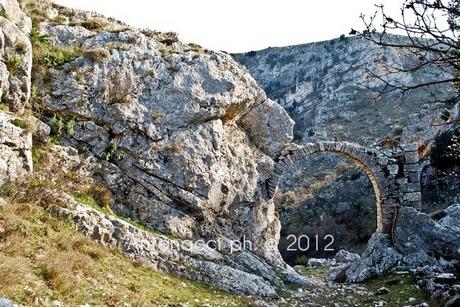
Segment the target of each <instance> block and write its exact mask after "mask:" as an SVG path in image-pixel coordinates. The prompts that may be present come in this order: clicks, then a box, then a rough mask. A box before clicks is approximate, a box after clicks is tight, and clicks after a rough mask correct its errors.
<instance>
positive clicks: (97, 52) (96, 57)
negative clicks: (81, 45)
mask: <svg viewBox="0 0 460 307" xmlns="http://www.w3.org/2000/svg"><path fill="white" fill-rule="evenodd" d="M110 55H111V54H110V51H108V50H107V49H104V48H95V49H90V50H86V51H85V56H86V57H87V58H89V59H91V60H93V61H96V62H103V61H104V60H105V59H108V58H109V57H110Z"/></svg>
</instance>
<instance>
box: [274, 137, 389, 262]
mask: <svg viewBox="0 0 460 307" xmlns="http://www.w3.org/2000/svg"><path fill="white" fill-rule="evenodd" d="M340 146H341V145H339V144H329V146H327V147H324V146H320V145H318V144H315V145H313V144H312V145H310V146H307V147H306V148H305V147H304V148H302V149H299V151H298V152H293V153H291V154H289V155H288V156H286V157H284V158H283V159H282V160H281V161H280V162H279V164H280V166H281V167H280V166H278V167H277V168H278V169H280V168H282V169H283V171H282V172H280V171H278V174H279V176H278V178H276V177H277V176H276V175H275V179H276V180H277V182H278V184H279V185H278V188H277V190H276V193H275V194H274V202H275V204H276V206H277V208H278V211H279V213H280V220H281V226H282V229H281V238H280V244H279V249H280V252H281V254H282V256H283V258H284V260H285V261H286V262H287V263H288V264H290V265H295V264H303V263H302V262H304V261H305V260H307V259H308V258H312V257H314V258H329V257H333V256H334V255H335V253H336V252H337V251H338V250H340V249H346V250H348V251H351V252H358V253H361V252H362V251H363V250H364V248H365V247H366V245H367V241H368V239H369V238H370V236H371V235H372V234H373V233H374V232H376V231H379V232H381V231H383V228H384V225H383V222H382V220H383V219H382V189H381V186H380V185H381V184H380V183H379V179H378V176H381V174H379V173H376V171H375V170H376V168H378V167H377V166H376V165H372V164H371V163H372V162H371V160H370V159H369V158H368V157H367V155H368V153H367V152H366V150H364V149H363V152H362V155H364V157H363V156H361V154H356V152H349V151H345V150H340V149H337V148H338V147H340ZM369 164H371V165H369ZM275 171H276V170H275Z"/></svg>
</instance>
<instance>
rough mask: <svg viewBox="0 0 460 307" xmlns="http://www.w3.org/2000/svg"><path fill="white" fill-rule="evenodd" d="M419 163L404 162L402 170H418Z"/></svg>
mask: <svg viewBox="0 0 460 307" xmlns="http://www.w3.org/2000/svg"><path fill="white" fill-rule="evenodd" d="M420 168H421V167H420V165H419V164H418V163H414V164H404V172H419V171H420Z"/></svg>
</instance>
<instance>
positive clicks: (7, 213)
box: [0, 202, 247, 306]
mask: <svg viewBox="0 0 460 307" xmlns="http://www.w3.org/2000/svg"><path fill="white" fill-rule="evenodd" d="M0 297H7V298H10V299H12V300H13V301H14V302H15V303H19V304H24V305H28V306H32V305H35V306H36V305H38V306H49V305H50V302H51V301H52V300H59V301H61V302H62V303H64V305H70V306H75V305H77V304H85V303H88V304H91V305H96V306H101V305H104V306H120V305H123V304H124V303H127V304H128V306H146V305H150V306H158V305H165V304H166V305H167V304H176V303H189V304H190V305H192V306H202V305H203V304H205V303H208V304H210V305H229V306H232V305H233V303H232V302H234V303H235V305H239V306H243V305H246V304H247V301H246V300H245V299H242V298H238V297H235V296H232V295H230V294H225V293H223V292H220V291H216V290H213V289H212V288H210V287H207V286H204V285H202V284H199V283H195V282H191V281H188V280H184V279H180V278H178V277H174V276H170V275H166V274H163V273H160V272H157V271H154V270H151V269H147V268H143V267H141V266H139V265H137V264H135V263H132V262H131V261H129V260H128V259H126V258H125V257H124V256H123V255H122V254H121V252H120V251H118V250H116V249H109V248H106V247H103V246H101V245H98V244H97V243H95V242H93V241H91V240H90V239H88V238H86V237H84V236H83V235H82V234H80V233H79V232H77V231H76V230H75V229H74V227H73V226H72V224H71V223H70V222H67V221H65V220H60V219H57V218H55V217H53V216H52V215H51V214H50V213H49V212H47V211H46V210H44V209H43V208H42V207H41V206H38V205H32V204H29V203H22V202H9V203H8V204H7V205H5V206H3V207H0Z"/></svg>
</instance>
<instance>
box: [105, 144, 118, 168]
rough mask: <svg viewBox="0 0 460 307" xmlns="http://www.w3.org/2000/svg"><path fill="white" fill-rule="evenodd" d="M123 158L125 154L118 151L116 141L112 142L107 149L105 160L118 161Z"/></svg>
mask: <svg viewBox="0 0 460 307" xmlns="http://www.w3.org/2000/svg"><path fill="white" fill-rule="evenodd" d="M121 159H123V155H122V154H121V153H120V152H118V146H117V144H115V143H110V144H109V146H108V147H107V148H106V149H105V152H104V160H105V161H109V162H112V163H114V162H117V161H120V160H121Z"/></svg>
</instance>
